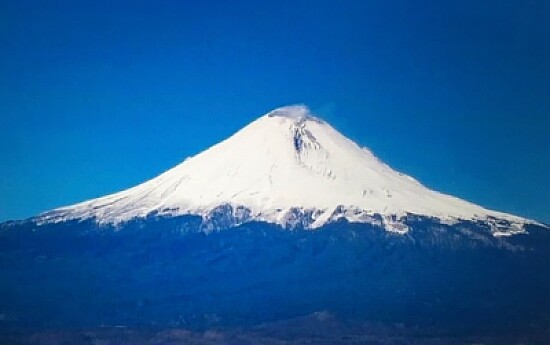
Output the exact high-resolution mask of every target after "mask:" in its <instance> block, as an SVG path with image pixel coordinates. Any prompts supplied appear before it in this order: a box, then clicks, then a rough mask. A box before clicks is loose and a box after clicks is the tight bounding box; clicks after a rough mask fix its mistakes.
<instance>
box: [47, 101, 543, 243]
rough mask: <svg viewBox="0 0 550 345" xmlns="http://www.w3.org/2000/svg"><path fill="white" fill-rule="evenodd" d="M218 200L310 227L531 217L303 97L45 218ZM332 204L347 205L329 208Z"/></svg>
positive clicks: (398, 227)
mask: <svg viewBox="0 0 550 345" xmlns="http://www.w3.org/2000/svg"><path fill="white" fill-rule="evenodd" d="M222 204H231V205H234V206H237V205H242V206H245V207H247V208H249V209H250V210H251V211H252V215H253V218H256V219H262V220H265V221H268V222H274V223H279V224H284V219H285V215H286V214H287V213H288V212H289V210H290V209H291V208H298V209H302V210H315V211H316V217H315V221H314V223H313V224H312V226H311V227H312V228H316V227H319V226H321V225H323V224H325V223H326V222H327V221H330V220H334V219H335V218H338V217H345V218H347V219H348V220H350V221H353V222H373V221H374V220H373V218H372V217H371V216H372V215H374V214H375V213H379V214H381V215H384V222H383V223H384V224H382V225H383V226H384V227H385V228H386V229H387V230H389V231H396V232H399V233H404V232H406V231H407V228H406V227H404V224H402V223H401V222H400V221H399V220H400V219H401V217H403V216H405V215H406V214H409V213H411V214H417V215H426V216H431V217H437V218H440V219H441V221H442V222H454V221H456V220H460V219H463V220H487V219H488V217H489V218H497V219H504V220H507V221H508V222H510V223H511V224H513V225H514V226H513V229H514V230H513V233H518V229H523V225H524V224H525V223H529V222H533V221H530V220H527V219H524V218H521V217H517V216H513V215H510V214H505V213H500V212H496V211H491V210H488V209H485V208H483V207H481V206H478V205H475V204H472V203H470V202H467V201H464V200H461V199H458V198H455V197H453V196H450V195H445V194H442V193H439V192H436V191H433V190H431V189H428V188H426V187H425V186H423V185H422V184H421V183H419V182H418V181H417V180H415V179H414V178H412V177H410V176H407V175H405V174H402V173H399V172H396V171H395V170H393V169H391V168H390V167H389V166H387V165H386V164H384V163H383V162H381V161H380V160H379V159H378V158H376V157H375V156H374V155H373V154H372V152H370V151H369V150H368V149H366V148H361V147H359V146H358V145H357V144H356V143H354V142H353V141H351V140H349V139H348V138H346V137H344V136H343V135H342V134H340V133H339V132H338V131H336V130H335V129H334V128H332V127H331V126H330V125H329V124H328V123H326V122H324V121H322V120H320V119H318V118H317V117H315V116H313V115H312V114H311V112H310V111H309V109H308V108H307V107H305V106H302V105H297V106H288V107H283V108H278V109H275V110H273V111H272V112H270V113H268V114H266V115H264V116H262V117H260V118H258V119H257V120H255V121H253V122H252V123H250V124H249V125H248V126H246V127H244V128H243V129H241V130H240V131H239V132H237V133H235V134H234V135H233V136H231V137H230V138H228V139H226V140H225V141H222V142H220V143H219V144H217V145H214V146H213V147H211V148H209V149H207V150H206V151H203V152H202V153H200V154H198V155H196V156H194V157H191V158H188V159H186V160H185V161H183V162H182V163H180V164H179V165H177V166H175V167H174V168H172V169H170V170H168V171H166V172H165V173H163V174H161V175H159V176H157V177H155V178H153V179H151V180H149V181H147V182H145V183H142V184H140V185H138V186H135V187H133V188H130V189H128V190H124V191H121V192H118V193H115V194H112V195H108V196H105V197H102V198H98V199H93V200H89V201H85V202H82V203H79V204H76V205H73V206H68V207H63V208H59V209H56V210H54V211H51V212H48V213H45V214H44V215H43V219H42V220H43V221H45V222H48V221H60V220H66V219H80V218H90V217H94V218H96V219H97V220H98V221H99V222H102V223H110V222H113V223H117V222H121V221H125V220H128V219H131V218H133V217H143V216H146V215H147V214H149V213H151V212H158V213H159V214H199V215H205V214H207V213H208V211H210V210H212V209H213V208H215V207H216V206H219V205H222ZM339 206H341V207H343V209H344V210H345V212H340V213H338V214H334V211H335V209H336V208H337V207H339ZM392 216H393V217H392ZM392 219H393V220H392ZM504 233H505V230H503V229H498V233H497V234H498V235H500V236H502V235H504Z"/></svg>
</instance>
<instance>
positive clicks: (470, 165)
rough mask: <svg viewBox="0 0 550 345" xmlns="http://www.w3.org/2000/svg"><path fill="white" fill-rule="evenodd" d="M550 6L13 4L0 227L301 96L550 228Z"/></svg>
mask: <svg viewBox="0 0 550 345" xmlns="http://www.w3.org/2000/svg"><path fill="white" fill-rule="evenodd" d="M549 42H550V2H548V1H524V0H521V1H520V0H518V1H506V0H499V1H477V0H476V1H470V0H463V1H435V0H434V1H367V0H364V1H333V2H328V1H306V2H304V1H272V2H267V1H238V0H237V1H148V2H144V1H135V0H134V1H99V0H95V1H72V0H71V1H17V0H13V1H6V0H0V47H1V49H0V220H7V219H17V218H24V217H28V216H32V215H34V214H36V213H38V212H41V211H45V210H48V209H51V208H54V207H57V206H61V205H66V204H71V203H74V202H78V201H82V200H85V199H89V198H92V197H97V196H101V195H103V194H107V193H111V192H115V191H118V190H121V189H124V188H127V187H130V186H132V185H134V184H137V183H139V182H142V181H144V180H146V179H148V178H151V177H153V176H155V175H156V174H158V173H160V172H162V171H164V170H166V169H167V168H170V167H172V166H173V165H175V164H177V163H179V162H180V161H181V160H183V159H184V158H185V157H186V156H189V155H193V154H195V153H198V152H200V151H201V150H203V149H205V148H207V147H209V146H211V145H212V144H214V143H216V142H218V141H220V140H222V139H224V138H226V137H227V136H229V135H230V134H232V133H233V132H235V131H236V130H238V129H239V128H241V127H242V126H244V125H246V124H247V123H248V122H250V121H252V120H254V119H255V118H256V117H257V116H259V115H261V114H263V113H265V112H267V111H269V110H270V109H272V108H275V107H278V106H281V105H286V104H292V103H305V104H307V105H309V106H310V107H311V108H312V109H313V110H315V111H317V112H318V113H320V114H321V115H322V116H323V117H324V118H325V119H326V120H328V121H329V122H330V123H332V125H333V126H334V127H336V128H337V129H339V130H340V131H341V132H342V133H344V134H345V135H347V136H349V137H351V138H352V139H354V140H356V141H357V142H359V143H360V144H362V145H365V146H369V147H370V148H371V149H372V150H373V151H374V152H375V153H376V154H377V155H378V156H379V157H380V158H381V159H383V160H384V161H386V162H387V163H388V164H389V165H391V166H392V167H394V168H395V169H397V170H400V171H403V172H406V173H408V174H410V175H413V176H415V177H416V178H418V179H419V180H420V181H422V182H423V183H424V184H426V185H428V186H429V187H432V188H434V189H436V190H440V191H443V192H447V193H451V194H454V195H457V196H459V197H462V198H465V199H468V200H470V201H474V202H476V203H478V204H481V205H483V206H486V207H490V208H494V209H498V210H502V211H507V212H513V213H516V214H520V215H523V216H528V217H533V218H536V219H538V220H542V221H545V222H549V223H550V188H549V183H548V180H549V177H550V152H549V151H550V149H549V147H550V145H549V133H550V44H549Z"/></svg>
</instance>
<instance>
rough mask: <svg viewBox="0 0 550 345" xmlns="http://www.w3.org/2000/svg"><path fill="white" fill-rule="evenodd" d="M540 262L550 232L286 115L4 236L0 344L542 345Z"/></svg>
mask: <svg viewBox="0 0 550 345" xmlns="http://www.w3.org/2000/svg"><path fill="white" fill-rule="evenodd" d="M549 260H550V231H548V226H547V225H545V224H541V223H539V222H537V221H535V220H530V219H526V218H523V217H521V216H516V215H511V214H507V213H502V212H497V211H493V210H488V209H486V208H484V207H481V206H478V205H475V204H473V203H471V202H468V201H465V200H461V199H459V198H456V197H453V196H450V195H446V194H443V193H439V192H437V191H434V190H431V189H429V188H427V187H426V186H424V185H422V184H421V183H420V182H418V181H417V180H415V179H414V178H412V177H410V176H407V175H405V174H403V173H400V172H397V171H395V170H393V169H392V168H390V167H389V166H388V165H386V164H384V163H383V162H381V161H380V160H379V159H378V158H376V156H375V155H374V154H373V153H372V152H371V151H370V150H369V149H367V148H363V147H360V146H358V145H357V144H356V143H354V142H353V141H351V140H349V139H348V138H346V137H345V136H343V135H342V134H340V133H339V132H338V131H337V130H335V129H334V128H333V127H331V126H330V125H329V124H328V123H327V122H325V121H323V120H322V119H320V118H319V117H317V116H315V114H312V113H311V111H310V110H309V109H308V108H307V107H305V106H302V105H295V106H287V107H282V108H278V109H275V110H273V111H271V112H269V113H267V114H265V115H263V116H261V117H260V118H258V119H257V120H255V121H253V122H252V123H250V124H249V125H248V126H246V127H244V128H243V129H241V130H240V131H238V132H237V133H235V134H234V135H233V136H231V137H230V138H228V139H226V140H225V141H222V142H220V143H219V144H217V145H214V146H213V147H211V148H209V149H207V150H205V151H203V152H201V153H199V154H197V155H196V156H193V157H190V158H188V159H186V160H184V161H183V162H182V163H180V164H179V165H177V166H175V167H174V168H172V169H170V170H168V171H166V172H164V173H162V174H161V175H159V176H157V177H155V178H153V179H151V180H149V181H146V182H144V183H142V184H140V185H137V186H135V187H132V188H130V189H127V190H124V191H121V192H118V193H114V194H111V195H107V196H104V197H101V198H97V199H93V200H88V201H84V202H81V203H78V204H76V205H71V206H65V207H60V208H57V209H54V210H51V211H48V212H45V213H43V214H40V215H37V216H35V217H32V218H29V219H25V220H17V221H8V222H5V223H3V224H0V282H2V283H1V284H0V336H4V337H6V336H7V335H10V334H11V335H13V334H15V333H14V332H21V333H17V334H28V333H32V332H35V331H36V330H44V329H46V330H48V329H56V330H60V329H61V330H71V332H72V331H75V330H82V329H98V327H130V328H132V329H137V330H143V329H151V328H155V329H174V328H176V329H185V330H186V332H187V331H189V332H202V331H205V330H209V329H225V330H228V329H233V330H240V331H241V330H244V331H245V332H252V333H247V334H249V335H250V334H256V335H257V332H260V331H258V330H259V329H261V330H263V331H262V332H264V331H265V330H269V331H266V332H268V333H267V335H266V337H267V338H265V339H272V338H270V337H273V336H274V335H273V334H274V333H273V332H275V334H277V335H278V336H280V337H279V338H280V339H279V340H281V339H282V340H281V341H283V340H284V341H286V342H287V343H289V342H290V343H291V340H292V339H291V338H289V337H291V335H297V334H298V333H300V332H303V331H304V328H303V327H304V323H306V324H307V325H308V326H307V327H308V330H307V332H313V333H307V332H306V333H307V334H309V335H306V336H305V337H306V338H311V337H312V335H311V334H323V337H324V338H323V339H325V340H326V341H325V342H332V343H343V342H346V341H350V339H351V338H349V337H350V336H351V335H350V334H354V335H357V336H359V335H358V334H363V335H364V336H365V337H366V338H353V339H356V340H357V342H361V341H366V340H365V339H367V340H368V339H371V340H372V334H371V333H369V332H371V331H372V330H373V327H374V329H380V327H382V329H386V330H387V329H388V328H384V327H390V329H393V331H395V332H405V333H406V334H407V336H410V337H411V338H406V340H405V343H414V342H413V341H412V340H414V339H416V338H415V337H416V336H417V335H418V334H424V335H425V334H432V335H433V336H434V337H436V336H445V337H451V338H452V337H463V338H460V339H463V340H464V339H468V341H473V340H472V339H474V340H475V341H477V342H479V341H483V339H487V338H485V337H489V339H498V343H506V342H510V341H512V340H513V341H535V342H537V341H540V342H542V343H547V342H548V341H550V331H549V330H550V298H549V297H548V291H550V270H549V268H548V265H547V262H549ZM296 320H300V321H299V322H298V321H296ZM297 324H300V325H301V326H296V325H297ZM266 325H267V326H266ZM335 325H346V326H345V327H348V328H345V327H344V329H345V330H342V328H341V327H340V326H338V327H340V328H338V327H337V326H335ZM365 325H366V326H365ZM373 325H375V326H373ZM380 325H382V326H380ZM388 325H389V326H388ZM395 325H400V326H399V327H397V328H396V326H395ZM329 326H330V327H337V328H338V329H337V330H336V329H335V331H334V332H332V333H331V332H326V329H329ZM258 327H259V328H258ZM292 327H298V329H293V328H292ZM311 328H312V329H313V330H311ZM117 329H118V328H117ZM404 330H406V331H404ZM240 331H239V332H240ZM382 333H383V334H386V335H387V331H382ZM186 334H187V333H186ZM193 334H194V333H193ZM232 334H233V333H232ZM363 335H361V337H362V336H363ZM386 335H384V336H386ZM316 336H317V335H316ZM281 337H282V338H281ZM369 337H370V338H369ZM471 337H477V338H471ZM480 337H481V338H480ZM491 337H492V338H491ZM276 338H277V337H276ZM382 338H383V337H382ZM6 339H7V338H6ZM10 339H11V342H12V343H15V342H17V341H20V340H21V339H20V338H17V339H16V338H13V337H12V338H10ZM300 339H302V340H303V339H304V337H302V338H300ZM384 339H386V338H384ZM479 339H481V340H479ZM518 339H519V340H518ZM265 341H267V340H265ZM495 341H496V340H495ZM260 342H264V341H263V340H262V341H260ZM236 343H239V342H238V341H237V342H236ZM382 343H387V342H382ZM433 343H434V344H435V343H436V342H433ZM443 343H451V342H449V341H445V342H443Z"/></svg>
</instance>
